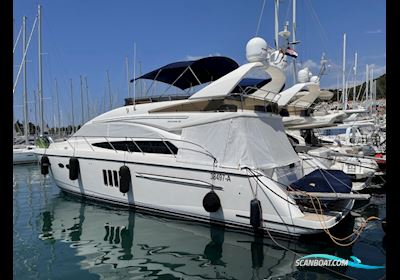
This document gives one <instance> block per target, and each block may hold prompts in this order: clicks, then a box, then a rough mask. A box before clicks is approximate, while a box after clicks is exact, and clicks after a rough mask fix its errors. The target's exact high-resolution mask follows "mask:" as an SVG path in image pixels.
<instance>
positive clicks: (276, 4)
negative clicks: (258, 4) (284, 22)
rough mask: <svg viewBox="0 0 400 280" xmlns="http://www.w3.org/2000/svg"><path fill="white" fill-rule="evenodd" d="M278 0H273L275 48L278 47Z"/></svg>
mask: <svg viewBox="0 0 400 280" xmlns="http://www.w3.org/2000/svg"><path fill="white" fill-rule="evenodd" d="M278 16H279V0H275V48H276V49H278V48H279V37H278V33H279V18H278Z"/></svg>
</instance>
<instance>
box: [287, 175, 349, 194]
mask: <svg viewBox="0 0 400 280" xmlns="http://www.w3.org/2000/svg"><path fill="white" fill-rule="evenodd" d="M328 182H329V183H328ZM313 185H314V186H313ZM291 187H293V188H295V189H296V190H301V191H306V192H331V193H333V192H337V193H349V192H350V191H351V187H352V182H351V178H350V176H348V175H347V174H346V173H344V172H343V171H341V170H329V169H317V170H314V171H313V172H311V173H310V174H308V175H306V176H304V177H303V178H301V179H299V180H297V181H296V182H294V183H292V185H291Z"/></svg>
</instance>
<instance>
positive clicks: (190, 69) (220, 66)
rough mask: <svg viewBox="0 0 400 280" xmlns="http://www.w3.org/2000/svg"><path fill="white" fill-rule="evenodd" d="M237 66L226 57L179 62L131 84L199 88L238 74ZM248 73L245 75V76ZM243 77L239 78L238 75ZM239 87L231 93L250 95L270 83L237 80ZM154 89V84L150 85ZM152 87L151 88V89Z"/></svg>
mask: <svg viewBox="0 0 400 280" xmlns="http://www.w3.org/2000/svg"><path fill="white" fill-rule="evenodd" d="M239 68H240V67H239V65H238V64H237V63H236V62H235V61H234V60H232V59H230V58H228V57H223V56H218V57H205V58H201V59H199V60H195V61H180V62H174V63H171V64H168V65H165V66H163V67H160V68H158V69H156V70H153V71H151V72H149V73H147V74H144V75H142V76H140V77H137V78H135V79H132V80H131V82H133V81H135V80H139V79H148V80H152V81H153V83H154V81H158V82H163V83H166V84H169V87H171V86H174V87H177V88H179V89H181V90H186V89H188V88H191V87H194V86H198V85H202V84H205V83H209V82H213V81H216V80H218V79H220V78H222V77H223V76H225V75H227V74H229V73H231V72H233V71H235V70H236V71H241V72H243V71H242V70H239ZM247 72H248V70H247V71H245V72H244V74H245V73H247ZM240 77H242V75H240ZM239 81H240V82H239V83H237V84H236V86H234V88H233V89H231V92H232V93H240V94H251V93H253V92H254V91H256V90H257V89H258V88H261V87H262V86H264V85H266V84H267V83H269V82H270V81H271V79H255V78H243V79H241V80H240V79H239ZM152 85H153V84H152ZM152 85H151V86H152ZM151 86H150V87H149V88H148V90H147V92H146V93H145V96H147V93H148V92H149V90H150V88H151ZM189 97H190V95H188V94H186V95H182V94H179V95H168V96H147V97H144V98H136V100H135V103H136V104H140V103H148V102H157V101H168V100H169V101H171V100H182V99H188V98H189ZM133 104H134V102H133V99H132V98H126V99H125V106H127V105H133Z"/></svg>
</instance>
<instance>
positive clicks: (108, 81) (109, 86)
mask: <svg viewBox="0 0 400 280" xmlns="http://www.w3.org/2000/svg"><path fill="white" fill-rule="evenodd" d="M106 74H107V84H108V95H109V97H110V110H111V109H112V97H111V82H110V76H109V75H108V70H106ZM104 102H105V101H104Z"/></svg>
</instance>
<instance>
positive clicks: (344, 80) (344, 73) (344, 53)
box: [342, 33, 347, 110]
mask: <svg viewBox="0 0 400 280" xmlns="http://www.w3.org/2000/svg"><path fill="white" fill-rule="evenodd" d="M345 87H346V33H344V34H343V72H342V99H343V104H344V110H346V109H347V92H346V90H345Z"/></svg>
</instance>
